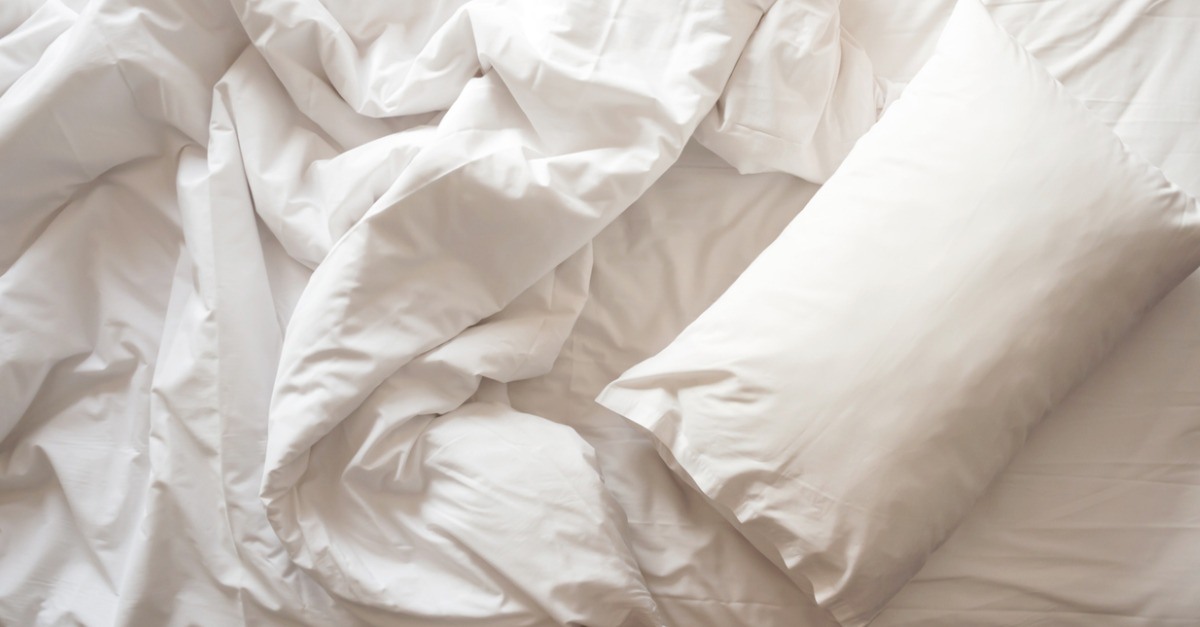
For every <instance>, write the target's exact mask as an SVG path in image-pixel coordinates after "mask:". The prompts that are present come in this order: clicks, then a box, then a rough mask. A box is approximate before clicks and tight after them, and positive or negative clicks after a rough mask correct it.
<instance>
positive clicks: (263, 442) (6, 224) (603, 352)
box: [0, 0, 1200, 627]
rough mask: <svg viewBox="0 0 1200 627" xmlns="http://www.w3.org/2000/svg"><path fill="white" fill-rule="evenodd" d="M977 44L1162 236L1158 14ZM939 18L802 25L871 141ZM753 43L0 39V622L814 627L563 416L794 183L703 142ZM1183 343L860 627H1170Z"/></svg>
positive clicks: (1160, 315) (1082, 9) (607, 26)
mask: <svg viewBox="0 0 1200 627" xmlns="http://www.w3.org/2000/svg"><path fill="white" fill-rule="evenodd" d="M610 4H611V6H610ZM779 4H781V6H782V4H783V0H780V3H779ZM834 4H836V3H834ZM984 4H985V5H986V6H987V9H988V11H989V13H990V14H991V15H992V16H993V17H994V18H995V19H996V21H997V22H998V23H999V24H1000V25H1001V26H1002V27H1003V28H1004V29H1005V30H1006V31H1008V32H1009V33H1011V34H1012V35H1013V36H1014V37H1015V38H1016V39H1017V41H1018V42H1019V43H1020V44H1021V45H1022V46H1024V47H1025V48H1026V49H1027V50H1029V52H1030V53H1032V54H1033V55H1034V56H1035V57H1036V58H1037V59H1038V61H1040V62H1041V63H1043V64H1044V65H1045V67H1046V68H1047V69H1048V70H1049V71H1050V73H1051V74H1052V75H1054V76H1055V77H1056V78H1058V79H1059V80H1060V81H1062V83H1063V84H1064V86H1065V87H1066V90H1067V92H1068V93H1069V94H1071V95H1072V96H1074V97H1075V98H1078V99H1079V100H1081V101H1082V102H1083V103H1084V104H1085V105H1086V106H1087V107H1088V109H1089V110H1090V111H1091V112H1092V113H1093V114H1094V115H1095V116H1096V117H1097V118H1099V119H1100V120H1102V121H1103V122H1104V123H1105V124H1106V125H1107V126H1109V127H1111V128H1112V130H1113V131H1114V132H1115V133H1116V134H1117V135H1118V136H1119V137H1120V138H1121V140H1122V141H1123V142H1124V143H1125V144H1126V145H1127V146H1128V147H1129V148H1130V149H1131V150H1132V151H1134V152H1136V153H1137V154H1139V155H1141V156H1143V157H1145V158H1146V159H1148V160H1149V161H1150V162H1152V163H1153V164H1155V165H1156V166H1158V167H1159V168H1160V169H1161V170H1162V172H1163V174H1165V175H1166V177H1167V178H1168V179H1170V180H1171V181H1172V182H1174V183H1175V184H1176V185H1178V186H1180V187H1181V188H1183V189H1184V190H1186V191H1187V192H1189V193H1191V194H1192V195H1200V6H1198V5H1196V4H1195V3H1192V2H1189V1H1187V0H1089V1H1087V2H1083V1H1080V0H1036V1H1032V2H1001V1H989V2H985V3H984ZM953 5H954V2H951V1H943V0H936V1H929V0H893V1H884V0H844V1H843V2H841V3H840V6H835V9H836V10H837V11H838V12H839V13H840V19H841V26H842V27H843V28H844V30H845V34H844V41H849V42H853V44H854V46H856V47H857V48H860V49H861V51H862V53H863V54H864V55H865V57H864V58H865V59H868V60H869V62H870V66H871V67H872V68H873V74H874V85H875V87H876V92H875V93H874V95H873V98H875V100H872V101H871V102H870V103H869V105H866V104H864V105H863V106H864V107H867V108H868V109H870V111H871V113H872V115H873V114H875V113H877V112H878V111H879V110H883V111H884V112H886V107H887V106H888V105H889V104H890V103H891V102H892V101H893V100H894V99H895V98H896V97H897V96H899V95H901V94H902V93H903V90H904V86H905V84H906V82H907V81H908V80H909V79H911V78H912V77H913V75H914V74H915V73H916V72H917V71H918V70H919V68H920V67H921V66H922V64H923V63H924V61H925V59H926V58H927V57H928V56H929V55H930V54H931V52H932V50H933V46H934V45H935V43H936V40H937V35H938V33H939V32H940V29H941V27H942V25H943V24H944V23H945V21H946V19H947V16H948V15H949V14H950V11H951V9H952V7H953ZM765 9H766V6H765V5H764V6H759V5H753V4H749V3H746V4H743V3H735V2H690V3H669V6H667V5H663V6H660V5H658V4H655V3H647V4H644V5H638V6H629V5H627V4H624V3H619V2H617V3H602V2H601V3H584V2H564V3H560V4H558V5H555V6H552V7H551V6H538V5H537V3H520V2H483V1H482V0H475V1H473V2H467V3H463V2H445V3H429V4H428V5H424V6H416V5H414V6H411V7H399V6H390V5H388V4H387V3H370V4H367V5H358V6H351V5H347V4H339V3H322V2H317V1H311V0H271V1H262V2H251V1H242V0H235V1H232V2H229V1H226V0H209V1H205V2H179V1H168V0H158V1H155V2H149V3H146V2H141V3H138V2H129V1H125V0H90V1H85V0H73V1H68V0H18V1H16V2H9V3H5V5H4V6H3V7H0V89H2V90H3V91H2V92H0V163H2V164H3V167H2V168H0V190H4V191H2V192H0V197H2V198H3V199H4V200H5V212H4V215H3V217H0V221H2V225H3V226H2V228H0V270H2V271H3V274H2V275H0V437H2V438H3V439H2V441H0V623H3V624H11V625H75V624H79V625H109V624H119V625H175V624H179V625H184V624H221V625H224V624H247V625H249V624H254V625H260V624H269V625H284V624H304V625H323V624H339V625H341V624H347V625H350V624H388V625H408V624H412V625H429V624H438V625H541V624H580V625H643V624H645V625H652V624H665V625H754V626H759V625H796V624H803V625H809V624H812V625H836V622H835V621H834V620H833V618H832V617H831V616H830V615H829V614H827V613H826V612H824V611H823V610H822V609H821V608H819V607H817V606H816V605H815V604H814V602H813V600H812V598H811V596H810V595H809V594H808V593H807V592H806V591H804V590H802V589H801V588H800V587H797V585H796V584H795V583H794V582H793V581H791V580H790V579H789V578H788V577H787V576H786V575H785V573H784V572H783V571H782V570H781V569H779V568H778V567H777V565H776V564H775V563H774V562H773V561H772V559H771V558H770V557H768V556H767V555H766V554H764V552H763V550H762V548H761V547H758V546H756V545H755V544H754V543H752V542H751V541H750V540H748V539H747V538H746V537H745V536H744V535H743V534H742V533H741V532H740V531H739V529H738V527H737V525H735V524H734V522H733V521H730V520H728V519H727V518H726V517H725V516H723V515H722V514H721V513H720V512H719V511H718V510H717V509H716V508H714V507H712V506H711V505H710V503H709V502H708V500H707V499H706V498H705V497H704V495H703V494H701V493H700V492H699V491H697V490H696V489H695V488H694V487H693V486H692V485H690V484H689V482H688V481H686V480H685V479H684V478H682V477H681V476H680V475H679V474H677V473H676V472H674V471H673V470H672V468H670V467H669V466H668V464H667V463H665V462H664V461H663V459H662V458H661V456H660V454H659V452H658V450H657V448H656V446H655V443H654V442H653V441H652V438H651V437H650V436H649V435H648V434H647V433H646V432H644V431H643V430H641V429H639V428H637V427H635V426H634V425H633V424H632V423H630V422H628V421H627V420H625V419H624V418H623V417H621V416H619V415H617V414H615V413H612V412H610V411H608V410H606V409H604V408H603V407H601V406H600V405H598V404H596V402H595V401H594V399H595V397H596V395H597V394H598V393H599V392H600V390H601V389H603V388H604V386H605V385H607V384H608V383H609V382H611V381H612V380H614V379H615V378H617V377H618V376H619V375H620V374H621V373H622V372H624V371H625V370H626V369H627V368H629V367H630V366H633V365H634V364H636V363H638V362H639V361H641V360H643V359H645V358H647V357H649V356H651V355H653V354H655V353H656V352H658V351H659V350H660V349H662V348H664V347H665V346H667V345H668V344H669V343H670V342H671V340H672V339H673V338H675V337H676V335H677V334H678V333H679V332H680V331H681V330H682V329H683V328H684V327H685V326H687V325H688V324H689V323H690V322H692V321H693V320H694V319H695V318H696V317H697V316H699V315H700V314H701V313H702V312H703V311H704V310H705V309H706V308H707V307H708V306H709V305H710V304H711V303H713V301H715V300H716V299H717V298H718V297H719V296H721V294H722V293H723V292H724V291H725V289H726V288H727V287H728V286H729V285H730V284H731V283H732V282H733V281H734V280H735V279H736V278H737V277H738V276H739V275H740V274H741V273H742V271H743V270H744V269H745V268H746V267H747V266H748V265H749V264H750V263H751V262H752V261H753V260H754V259H755V258H756V257H757V255H758V253H759V252H761V251H762V250H763V248H764V247H766V246H767V245H768V244H769V243H770V242H771V241H772V240H774V238H775V237H776V236H777V235H778V234H779V232H780V231H781V230H782V229H783V228H784V227H785V226H786V225H787V224H788V223H789V222H790V221H791V220H792V218H793V217H795V216H796V215H797V214H798V213H799V212H800V211H801V210H802V209H803V208H804V206H805V204H806V203H807V202H808V201H809V199H810V198H812V196H813V195H814V194H815V193H816V192H817V191H818V189H819V188H820V180H821V179H822V178H823V177H824V176H827V175H828V172H825V171H821V167H822V166H823V164H825V162H826V161H825V160H827V159H828V158H829V157H828V155H826V154H824V153H822V154H821V155H818V157H819V158H814V159H813V160H812V161H811V164H812V166H811V167H809V169H806V170H804V171H802V172H798V173H797V172H778V171H775V172H772V171H769V170H770V168H767V167H762V168H751V167H747V166H746V163H744V162H739V163H738V166H739V167H740V168H741V171H739V169H738V167H734V165H731V163H730V162H731V161H736V159H734V158H733V157H736V156H738V155H737V154H736V153H735V154H734V155H733V156H731V154H730V150H729V148H728V146H729V144H722V143H720V142H718V141H715V140H714V139H713V138H714V137H719V135H717V134H714V133H715V131H714V129H713V128H712V127H706V126H705V124H706V122H704V119H706V118H705V116H706V115H708V114H709V111H710V110H712V109H713V107H714V106H716V102H717V99H718V96H719V94H720V93H721V90H722V87H723V84H724V81H725V79H726V78H727V77H728V76H729V74H730V73H731V72H735V71H736V69H735V68H736V66H735V64H736V63H737V62H738V59H739V54H742V56H745V57H746V58H751V56H750V55H753V54H762V55H763V56H764V58H766V57H769V56H770V54H772V53H778V54H780V55H781V57H780V58H788V57H787V54H786V52H780V51H781V50H783V51H786V42H787V41H788V39H787V37H785V36H783V35H788V34H789V33H794V32H803V31H787V30H782V29H781V32H782V33H783V35H781V36H780V37H779V39H770V38H769V37H766V35H763V34H764V33H767V34H770V33H773V32H774V31H771V30H770V29H771V28H776V27H777V26H776V25H773V23H772V22H770V21H769V20H768V19H767V18H765V17H763V14H764V11H765ZM780 10H781V11H782V9H780ZM664 25H670V27H669V28H668V27H666V26H664ZM755 33H759V35H760V36H761V37H762V39H763V40H765V42H766V43H765V44H762V45H764V46H765V49H760V48H755V47H754V45H756V44H754V42H755V41H756V40H755V39H754V37H755ZM747 42H750V45H748V44H747ZM760 43H761V41H760ZM742 50H748V51H751V52H746V53H742V52H741V51H742ZM847 50H850V49H849V48H844V49H843V54H844V56H846V57H847V58H857V57H853V55H852V54H851V53H850V52H846V51H847ZM786 80H787V79H786V77H779V78H778V81H779V83H778V84H777V85H776V84H772V85H766V87H767V88H768V93H770V90H771V89H776V88H778V87H779V86H780V85H783V84H784V83H785V82H786ZM592 112H595V113H592ZM855 115H859V114H857V113H856V114H855ZM859 120H860V118H859V117H854V116H848V117H839V118H837V119H836V123H829V124H827V125H825V126H821V128H822V132H827V133H828V135H822V137H823V138H825V140H824V141H827V142H829V145H833V144H837V142H836V141H833V140H834V139H837V137H835V136H837V135H838V134H839V133H844V134H847V135H850V136H851V137H850V140H848V141H844V142H842V143H844V144H846V145H847V146H848V145H850V144H852V143H853V142H852V139H853V134H854V133H858V132H861V130H862V129H858V130H855V125H856V124H858V125H860V126H861V122H860V121H859ZM822 123H823V124H824V122H822ZM697 128H699V131H697V132H696V135H695V137H693V131H695V130H696V129H697ZM705 133H708V134H707V135H705ZM830 138H833V139H830ZM824 145H826V144H822V146H824ZM741 156H745V155H741ZM806 163H809V162H806ZM806 178H807V179H808V180H806ZM396 208H398V209H396ZM1198 313H1200V275H1193V276H1192V277H1190V278H1189V279H1187V280H1186V281H1184V283H1183V284H1181V285H1180V286H1179V287H1178V288H1177V289H1175V291H1173V292H1172V293H1171V294H1170V295H1169V296H1168V297H1167V298H1166V299H1165V300H1164V301H1162V302H1161V303H1160V304H1159V305H1158V306H1157V307H1155V308H1154V309H1153V311H1152V312H1151V313H1150V314H1149V315H1148V316H1147V317H1146V318H1145V319H1144V320H1142V321H1141V322H1140V324H1139V325H1138V326H1137V327H1136V328H1135V329H1134V331H1133V332H1132V334H1130V335H1129V336H1127V337H1126V338H1125V339H1124V340H1123V341H1122V342H1121V344H1119V345H1118V347H1117V349H1116V350H1115V351H1114V352H1113V353H1112V354H1110V355H1109V356H1108V357H1107V358H1105V359H1104V360H1103V361H1102V362H1100V363H1099V364H1098V365H1097V366H1096V368H1095V370H1094V371H1093V372H1092V374H1091V375H1090V376H1089V377H1088V378H1087V379H1086V380H1085V381H1084V382H1083V383H1082V384H1081V385H1080V386H1078V387H1077V388H1076V389H1075V390H1074V391H1073V392H1072V393H1071V395H1070V396H1069V397H1068V398H1067V399H1066V400H1065V401H1064V402H1062V403H1061V404H1060V405H1058V407H1057V408H1056V409H1055V410H1054V411H1052V412H1051V413H1050V414H1049V415H1048V416H1047V417H1046V418H1045V419H1044V420H1043V421H1042V422H1041V424H1040V425H1039V426H1038V427H1037V428H1036V429H1035V431H1034V432H1033V434H1032V435H1031V437H1030V438H1029V440H1028V441H1027V442H1026V443H1025V445H1024V446H1023V448H1022V449H1021V451H1020V453H1019V454H1018V457H1017V458H1016V459H1015V460H1014V461H1013V462H1012V463H1011V464H1010V465H1009V466H1008V468H1007V469H1006V470H1005V471H1004V472H1003V473H1002V474H1001V475H1000V476H999V477H998V478H997V479H996V480H995V481H994V482H993V484H992V485H991V486H990V488H989V490H988V492H987V493H986V494H984V495H983V496H982V498H981V499H980V500H979V501H978V502H977V503H976V505H975V506H974V507H973V509H972V510H971V511H970V513H969V514H968V516H967V517H966V519H965V520H963V522H962V524H961V525H960V526H959V527H958V528H957V530H956V531H955V532H954V534H953V535H952V536H951V537H950V538H949V539H948V540H946V541H945V543H944V544H942V545H941V547H940V548H939V549H938V550H937V551H935V552H934V553H933V554H932V555H930V557H929V559H928V561H927V562H926V564H925V566H924V567H923V569H922V570H921V571H920V572H919V573H918V574H917V575H916V576H915V577H913V578H912V579H911V580H910V581H909V583H908V584H907V585H906V586H905V587H904V588H903V589H902V590H901V591H900V593H899V594H897V595H896V596H895V597H894V598H892V600H891V601H890V602H889V604H888V605H887V606H886V608H884V610H883V611H882V613H880V614H879V615H878V617H877V618H876V619H875V620H874V622H873V623H872V624H873V625H887V626H899V625H1055V626H1057V625H1089V626H1090V625H1112V626H1120V627H1125V626H1134V625H1136V626H1157V625H1194V624H1197V622H1200V575H1198V573H1200V461H1197V456H1196V453H1197V451H1200V411H1198V410H1197V407H1200V396H1198V393H1197V391H1196V390H1195V386H1193V385H1191V384H1190V383H1191V380H1190V373H1191V372H1192V371H1193V370H1194V369H1193V368H1191V366H1193V365H1196V366H1200V330H1197V329H1194V328H1193V327H1194V326H1195V325H1193V324H1192V319H1193V318H1194V317H1195V316H1196V315H1197V314H1198Z"/></svg>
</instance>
